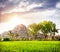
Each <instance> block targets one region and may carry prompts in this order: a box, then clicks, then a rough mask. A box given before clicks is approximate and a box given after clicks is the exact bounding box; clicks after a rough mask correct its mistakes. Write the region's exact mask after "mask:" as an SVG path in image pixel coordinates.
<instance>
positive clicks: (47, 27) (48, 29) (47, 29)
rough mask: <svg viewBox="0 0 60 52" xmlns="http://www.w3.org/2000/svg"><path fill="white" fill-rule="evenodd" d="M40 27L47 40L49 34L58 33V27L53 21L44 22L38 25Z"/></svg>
mask: <svg viewBox="0 0 60 52" xmlns="http://www.w3.org/2000/svg"><path fill="white" fill-rule="evenodd" d="M38 25H39V26H40V30H41V32H42V33H43V34H44V36H45V38H47V34H48V33H52V32H54V34H55V32H56V25H55V24H54V23H53V22H51V21H43V22H40V23H39V24H38Z"/></svg>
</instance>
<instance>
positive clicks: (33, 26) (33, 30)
mask: <svg viewBox="0 0 60 52" xmlns="http://www.w3.org/2000/svg"><path fill="white" fill-rule="evenodd" d="M28 29H29V32H30V33H31V34H33V35H34V36H35V39H36V36H37V32H38V30H39V27H38V25H37V24H36V23H33V24H30V25H29V26H28Z"/></svg>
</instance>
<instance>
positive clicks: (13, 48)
mask: <svg viewBox="0 0 60 52" xmlns="http://www.w3.org/2000/svg"><path fill="white" fill-rule="evenodd" d="M0 52H60V41H3V42H0Z"/></svg>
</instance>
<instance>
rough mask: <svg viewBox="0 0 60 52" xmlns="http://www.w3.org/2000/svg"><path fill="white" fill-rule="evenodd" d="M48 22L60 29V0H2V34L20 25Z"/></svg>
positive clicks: (0, 12)
mask: <svg viewBox="0 0 60 52" xmlns="http://www.w3.org/2000/svg"><path fill="white" fill-rule="evenodd" d="M44 20H48V21H52V22H54V23H55V24H56V27H57V29H60V0H0V34H1V33H3V32H4V31H8V30H11V29H13V28H14V27H15V26H16V25H18V24H24V25H26V26H27V25H29V24H31V23H35V22H36V23H39V22H41V21H44Z"/></svg>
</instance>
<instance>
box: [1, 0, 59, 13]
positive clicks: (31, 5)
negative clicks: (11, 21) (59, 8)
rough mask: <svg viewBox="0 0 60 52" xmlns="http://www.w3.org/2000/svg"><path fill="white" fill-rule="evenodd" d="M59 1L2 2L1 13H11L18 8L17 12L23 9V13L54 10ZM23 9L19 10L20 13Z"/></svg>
mask: <svg viewBox="0 0 60 52" xmlns="http://www.w3.org/2000/svg"><path fill="white" fill-rule="evenodd" d="M59 1H60V0H0V12H1V13H3V12H9V11H11V10H13V9H14V8H17V12H18V10H19V9H20V8H21V9H23V11H25V10H26V11H29V10H36V11H38V10H39V9H40V10H41V9H43V10H45V9H47V10H48V9H50V8H51V9H54V8H55V7H56V3H58V2H59ZM42 3H43V4H42ZM18 8H19V9H18ZM21 9H20V10H19V11H20V12H21Z"/></svg>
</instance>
